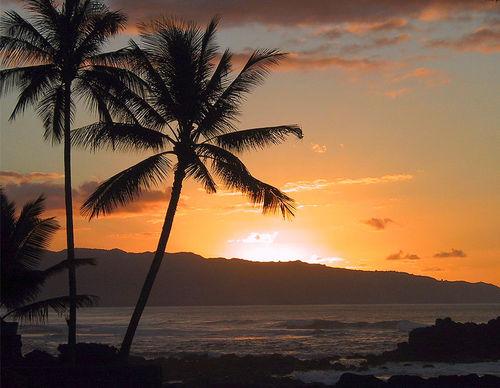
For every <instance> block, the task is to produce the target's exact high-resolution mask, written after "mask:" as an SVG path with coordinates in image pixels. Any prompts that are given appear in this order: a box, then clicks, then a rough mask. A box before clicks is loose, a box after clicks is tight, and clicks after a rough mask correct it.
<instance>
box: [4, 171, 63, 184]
mask: <svg viewBox="0 0 500 388" xmlns="http://www.w3.org/2000/svg"><path fill="white" fill-rule="evenodd" d="M62 178H64V175H63V174H60V173H58V172H29V173H25V174H23V173H19V172H16V171H0V183H2V184H4V185H6V184H16V185H18V184H22V183H31V182H52V181H58V180H60V179H62Z"/></svg>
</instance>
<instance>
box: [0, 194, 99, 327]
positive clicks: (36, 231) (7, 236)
mask: <svg viewBox="0 0 500 388" xmlns="http://www.w3.org/2000/svg"><path fill="white" fill-rule="evenodd" d="M44 202H45V198H44V197H43V196H40V197H38V198H37V199H36V200H35V201H32V202H28V203H26V204H25V205H24V206H23V208H22V210H21V211H20V212H19V215H18V216H17V215H16V206H15V204H14V203H13V202H10V201H9V200H8V198H7V197H6V196H5V194H4V192H3V190H2V189H0V208H1V215H0V221H1V224H0V225H1V229H0V237H1V243H0V245H1V250H0V260H1V265H2V275H1V278H2V285H1V291H2V293H1V295H0V306H1V307H2V309H4V310H5V312H4V314H3V315H2V316H1V320H2V321H3V320H4V319H6V318H7V317H13V318H15V319H20V320H28V321H44V320H45V319H46V318H47V316H48V312H49V309H52V310H54V311H55V312H57V313H58V314H63V313H64V312H66V311H67V308H68V306H69V302H70V300H69V298H68V296H59V297H55V298H50V299H45V300H36V298H37V296H38V295H39V294H40V292H41V290H42V287H43V285H44V284H45V282H46V280H47V279H48V278H49V277H50V276H52V275H55V274H57V273H59V272H61V271H63V270H67V268H68V261H67V260H64V261H62V262H60V263H58V264H56V265H53V266H51V267H49V268H47V269H45V270H40V269H38V267H39V265H40V263H41V260H42V256H43V253H44V251H45V249H46V248H47V247H48V244H49V242H50V240H51V238H52V236H53V235H54V233H56V232H57V230H58V229H59V224H58V223H57V221H56V220H55V219H54V218H41V216H42V214H43V212H44V209H45V204H44ZM85 264H91V265H94V264H95V263H94V262H93V260H91V259H76V260H75V265H77V266H78V265H85ZM95 301H96V298H95V297H94V296H90V295H77V297H76V304H77V306H78V307H87V306H92V305H93V304H94V303H95Z"/></svg>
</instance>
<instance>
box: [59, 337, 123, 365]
mask: <svg viewBox="0 0 500 388" xmlns="http://www.w3.org/2000/svg"><path fill="white" fill-rule="evenodd" d="M57 350H59V361H61V362H62V363H67V362H69V353H68V345H67V344H61V345H59V346H58V348H57ZM76 363H77V364H83V365H103V364H105V365H106V364H107V365H109V364H117V363H120V358H119V356H118V349H116V348H115V347H114V346H109V345H105V344H96V343H84V342H81V343H78V344H76Z"/></svg>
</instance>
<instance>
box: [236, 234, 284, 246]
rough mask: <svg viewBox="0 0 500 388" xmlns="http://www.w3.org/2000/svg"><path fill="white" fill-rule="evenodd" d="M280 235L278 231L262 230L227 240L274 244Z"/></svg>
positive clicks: (241, 242) (243, 242)
mask: <svg viewBox="0 0 500 388" xmlns="http://www.w3.org/2000/svg"><path fill="white" fill-rule="evenodd" d="M277 237H278V232H272V233H260V232H251V233H249V234H248V235H247V236H245V237H243V238H241V239H235V240H228V241H227V242H228V243H230V244H235V243H236V244H237V243H240V244H272V243H274V241H275V240H276V238H277Z"/></svg>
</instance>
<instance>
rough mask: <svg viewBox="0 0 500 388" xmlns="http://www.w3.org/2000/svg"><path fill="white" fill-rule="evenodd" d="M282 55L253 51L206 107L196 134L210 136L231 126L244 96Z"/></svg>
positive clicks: (259, 81) (260, 80)
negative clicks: (228, 82)
mask: <svg viewBox="0 0 500 388" xmlns="http://www.w3.org/2000/svg"><path fill="white" fill-rule="evenodd" d="M285 55H286V54H284V53H281V52H279V51H277V50H256V51H254V52H253V53H252V55H251V56H250V58H249V59H248V61H247V63H246V64H245V66H244V67H243V69H242V70H241V72H240V73H239V74H238V75H237V76H236V78H235V79H234V80H233V81H232V82H231V84H230V85H229V86H228V87H227V88H226V89H225V90H224V92H223V93H222V94H221V95H220V96H219V98H218V99H217V100H216V101H215V102H214V103H213V104H212V105H211V106H210V107H209V108H208V110H207V112H206V114H205V115H204V117H203V120H202V121H201V122H200V124H199V126H198V129H197V130H196V133H197V135H198V134H203V135H204V136H205V137H211V136H214V135H218V134H222V133H224V132H225V131H227V130H230V129H234V127H233V122H234V120H235V119H236V118H237V116H238V115H239V114H240V105H241V102H242V101H243V99H244V98H245V96H246V95H247V94H248V93H250V92H251V91H252V89H253V88H254V87H255V86H257V85H259V84H261V83H262V82H263V80H264V78H265V77H266V75H267V74H268V73H269V72H270V69H271V67H272V66H275V65H277V64H278V62H279V61H280V60H281V59H282V58H283V57H284V56H285Z"/></svg>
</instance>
